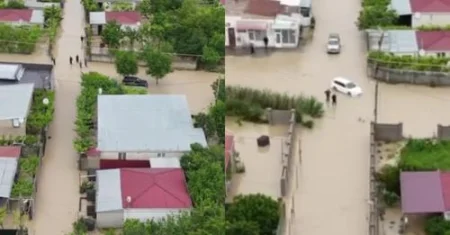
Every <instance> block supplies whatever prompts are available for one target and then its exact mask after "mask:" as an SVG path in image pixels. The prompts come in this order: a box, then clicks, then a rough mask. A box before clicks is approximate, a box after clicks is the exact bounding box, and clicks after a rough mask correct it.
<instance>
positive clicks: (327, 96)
mask: <svg viewBox="0 0 450 235" xmlns="http://www.w3.org/2000/svg"><path fill="white" fill-rule="evenodd" d="M330 95H331V91H330V89H326V90H325V99H326V101H327V103H330Z"/></svg>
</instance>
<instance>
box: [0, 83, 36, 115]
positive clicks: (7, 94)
mask: <svg viewBox="0 0 450 235" xmlns="http://www.w3.org/2000/svg"><path fill="white" fill-rule="evenodd" d="M33 87H34V84H32V83H27V84H17V85H5V86H0V100H1V101H2V102H0V120H10V119H16V118H26V117H27V114H28V109H29V107H30V104H31V97H32V95H33Z"/></svg>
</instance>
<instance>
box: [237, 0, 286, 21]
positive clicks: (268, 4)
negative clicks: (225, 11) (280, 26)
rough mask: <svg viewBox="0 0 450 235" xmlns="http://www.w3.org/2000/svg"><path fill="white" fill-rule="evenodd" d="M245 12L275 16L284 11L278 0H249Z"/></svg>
mask: <svg viewBox="0 0 450 235" xmlns="http://www.w3.org/2000/svg"><path fill="white" fill-rule="evenodd" d="M245 12H247V13H250V14H253V15H259V16H268V17H275V16H277V15H278V14H281V13H283V12H284V6H282V5H281V3H280V2H279V1H274V0H250V1H249V2H248V5H247V9H246V11H245Z"/></svg>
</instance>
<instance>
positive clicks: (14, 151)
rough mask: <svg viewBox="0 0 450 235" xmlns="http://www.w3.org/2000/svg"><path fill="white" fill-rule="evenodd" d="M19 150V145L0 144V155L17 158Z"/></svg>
mask: <svg viewBox="0 0 450 235" xmlns="http://www.w3.org/2000/svg"><path fill="white" fill-rule="evenodd" d="M21 150H22V148H21V147H20V146H0V157H10V158H19V157H20V152H21Z"/></svg>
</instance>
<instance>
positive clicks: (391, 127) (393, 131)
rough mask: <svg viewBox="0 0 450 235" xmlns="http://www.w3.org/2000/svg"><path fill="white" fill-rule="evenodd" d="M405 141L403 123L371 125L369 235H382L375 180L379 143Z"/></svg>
mask: <svg viewBox="0 0 450 235" xmlns="http://www.w3.org/2000/svg"><path fill="white" fill-rule="evenodd" d="M402 139H403V123H398V124H381V123H375V122H371V123H370V176H369V177H370V183H369V184H370V195H369V196H370V199H369V200H370V203H369V205H370V207H369V235H379V234H380V231H379V230H380V223H379V221H380V215H381V213H380V201H379V198H378V195H379V192H378V190H379V187H378V182H377V181H376V179H375V174H376V169H377V154H376V153H377V151H378V150H377V148H378V147H377V142H378V141H384V142H395V141H400V140H402Z"/></svg>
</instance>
